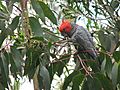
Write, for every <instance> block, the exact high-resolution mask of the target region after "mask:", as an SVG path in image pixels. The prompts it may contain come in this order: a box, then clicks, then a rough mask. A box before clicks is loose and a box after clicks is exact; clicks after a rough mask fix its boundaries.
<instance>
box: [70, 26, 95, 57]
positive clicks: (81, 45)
mask: <svg viewBox="0 0 120 90" xmlns="http://www.w3.org/2000/svg"><path fill="white" fill-rule="evenodd" d="M71 25H72V27H73V28H72V30H71V31H70V32H69V33H68V36H69V37H70V38H71V39H72V41H73V43H76V44H77V45H78V48H77V49H78V52H79V53H88V54H89V56H90V57H92V58H93V59H96V57H97V54H96V51H95V46H94V42H93V38H92V36H91V34H90V32H89V31H88V30H85V28H83V27H82V26H79V25H76V24H71Z"/></svg>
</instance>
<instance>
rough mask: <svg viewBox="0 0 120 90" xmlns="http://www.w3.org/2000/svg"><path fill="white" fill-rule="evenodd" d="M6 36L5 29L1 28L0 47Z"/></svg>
mask: <svg viewBox="0 0 120 90" xmlns="http://www.w3.org/2000/svg"><path fill="white" fill-rule="evenodd" d="M6 37H7V35H6V30H3V31H2V32H1V33H0V47H1V45H2V43H3V41H4V40H5V38H6Z"/></svg>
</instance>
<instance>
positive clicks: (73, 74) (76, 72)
mask: <svg viewBox="0 0 120 90" xmlns="http://www.w3.org/2000/svg"><path fill="white" fill-rule="evenodd" d="M78 73H79V72H78V71H73V72H72V73H71V74H70V75H69V76H68V77H66V78H65V81H64V84H63V87H62V90H66V89H67V87H68V85H69V84H70V82H71V81H72V78H73V77H74V76H76V75H77V74H78Z"/></svg>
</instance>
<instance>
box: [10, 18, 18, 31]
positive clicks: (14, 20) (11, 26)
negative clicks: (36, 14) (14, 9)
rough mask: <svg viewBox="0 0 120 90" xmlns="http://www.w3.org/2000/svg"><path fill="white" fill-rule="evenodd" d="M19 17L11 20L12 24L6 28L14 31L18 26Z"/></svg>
mask: <svg viewBox="0 0 120 90" xmlns="http://www.w3.org/2000/svg"><path fill="white" fill-rule="evenodd" d="M19 18H20V17H19V16H16V17H15V18H14V19H13V20H12V23H11V24H10V25H9V26H8V27H9V28H10V29H11V30H15V29H16V28H17V27H18V24H19Z"/></svg>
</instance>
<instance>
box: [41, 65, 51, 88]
mask: <svg viewBox="0 0 120 90" xmlns="http://www.w3.org/2000/svg"><path fill="white" fill-rule="evenodd" d="M40 76H41V77H42V78H43V84H44V86H45V89H46V90H50V76H49V72H48V70H47V69H46V67H45V66H41V67H40Z"/></svg>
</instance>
